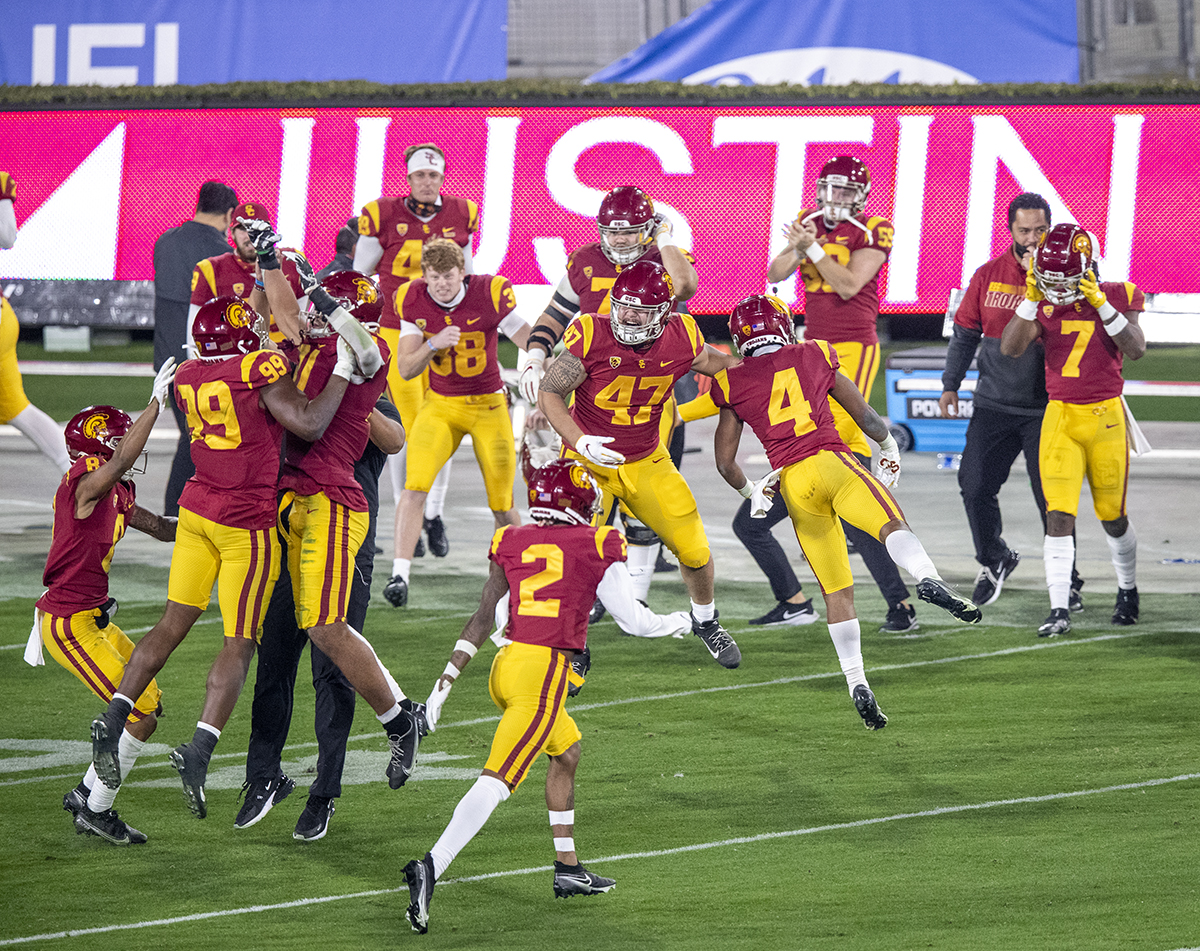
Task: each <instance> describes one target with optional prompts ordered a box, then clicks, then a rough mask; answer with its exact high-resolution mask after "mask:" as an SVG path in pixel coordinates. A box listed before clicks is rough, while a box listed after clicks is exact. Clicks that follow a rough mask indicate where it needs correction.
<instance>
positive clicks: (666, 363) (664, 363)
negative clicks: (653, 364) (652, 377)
mask: <svg viewBox="0 0 1200 951" xmlns="http://www.w3.org/2000/svg"><path fill="white" fill-rule="evenodd" d="M674 362H675V361H674V360H659V361H658V365H659V366H660V367H669V366H670V365H671V364H672V363H674Z"/></svg>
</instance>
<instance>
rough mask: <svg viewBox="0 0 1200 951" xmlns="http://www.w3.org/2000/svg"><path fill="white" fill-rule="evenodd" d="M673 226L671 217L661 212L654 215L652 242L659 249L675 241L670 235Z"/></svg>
mask: <svg viewBox="0 0 1200 951" xmlns="http://www.w3.org/2000/svg"><path fill="white" fill-rule="evenodd" d="M674 227H675V226H674V225H673V224H672V223H671V219H670V218H668V217H667V216H666V215H664V214H662V213H661V212H659V213H658V214H656V215H655V216H654V243H655V244H657V245H658V249H659V250H660V251H661V250H662V249H663V246H664V245H668V244H674V243H675V239H674V237H673V236H672V231H673V230H674Z"/></svg>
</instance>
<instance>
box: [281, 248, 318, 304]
mask: <svg viewBox="0 0 1200 951" xmlns="http://www.w3.org/2000/svg"><path fill="white" fill-rule="evenodd" d="M279 253H280V254H282V255H283V256H284V257H285V258H287V259H288V260H289V261H291V262H292V264H294V265H295V267H296V276H297V277H298V278H300V290H301V292H302V293H303V294H304V296H306V297H307V296H308V294H309V292H310V291H312V289H313V288H314V287H316V286H318V285H319V284H320V283H321V282H320V281H318V280H317V275H316V274H314V273H313V266H312V265H311V264H309V263H308V258H306V257H305V256H304V255H303V254H301V253H300V252H299V251H289V250H283V251H280V252H279Z"/></svg>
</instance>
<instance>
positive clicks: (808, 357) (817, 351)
mask: <svg viewBox="0 0 1200 951" xmlns="http://www.w3.org/2000/svg"><path fill="white" fill-rule="evenodd" d="M837 368H838V357H837V352H836V351H835V350H834V349H833V347H831V346H830V345H829V344H828V343H827V342H825V341H824V340H805V341H804V342H803V343H798V344H788V345H787V346H784V347H780V348H779V349H778V350H776V351H775V352H774V353H767V354H763V355H761V356H753V357H747V358H746V359H745V360H743V361H742V362H741V363H739V364H737V365H736V366H732V367H730V368H729V369H728V370H722V371H721V372H720V373H718V374H717V375H716V377H714V378H713V387H712V389H711V390H710V391H709V392H710V394H711V395H712V398H713V402H714V403H716V404H717V406H728V407H729V408H730V409H731V410H733V411H734V412H735V413H737V416H738V419H740V420H741V421H742V422H743V423H745V424H746V425H747V426H749V427H750V428H751V429H752V430H753V431H754V435H755V436H757V437H758V439H759V442H761V443H762V444H763V448H764V449H766V451H767V459H768V460H769V461H770V463H771V468H772V469H778V468H780V467H782V466H790V465H792V464H793V463H796V462H799V461H800V460H801V459H807V458H808V457H809V456H813V455H816V454H817V453H818V452H821V451H822V450H823V449H828V450H830V451H833V452H849V451H850V450H849V449H848V448H847V447H846V443H845V442H844V441H843V440H842V437H841V436H839V435H838V431H837V424H835V423H834V421H833V412H832V411H831V410H830V408H829V391H830V390H832V389H833V384H834V381H835V380H836V379H837Z"/></svg>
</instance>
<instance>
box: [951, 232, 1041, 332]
mask: <svg viewBox="0 0 1200 951" xmlns="http://www.w3.org/2000/svg"><path fill="white" fill-rule="evenodd" d="M1024 299H1025V269H1024V268H1022V267H1021V262H1019V261H1018V260H1017V259H1016V258H1014V257H1013V255H1012V249H1008V250H1006V251H1005V252H1004V253H1003V254H1001V255H1000V256H999V257H997V258H993V259H992V260H990V261H988V262H987V264H985V265H983V266H982V267H981V268H980V269H979V270H978V271H976V272H975V273H974V275H972V277H971V283H970V284H968V285H967V292H966V294H964V295H963V299H962V303H961V304H959V305H958V311H957V312H956V313H955V314H954V322H955V323H956V324H958V325H959V326H961V327H965V328H967V329H968V330H977V331H979V332H981V333H982V334H983V335H984V336H985V337H991V338H992V339H993V340H999V339H1000V335H1001V334H1002V333H1004V328H1005V327H1006V326H1008V322H1009V320H1010V319H1011V318H1012V315H1013V313H1014V312H1015V311H1016V309H1017V307H1018V306H1019V305H1020V303H1021V301H1023V300H1024Z"/></svg>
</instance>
